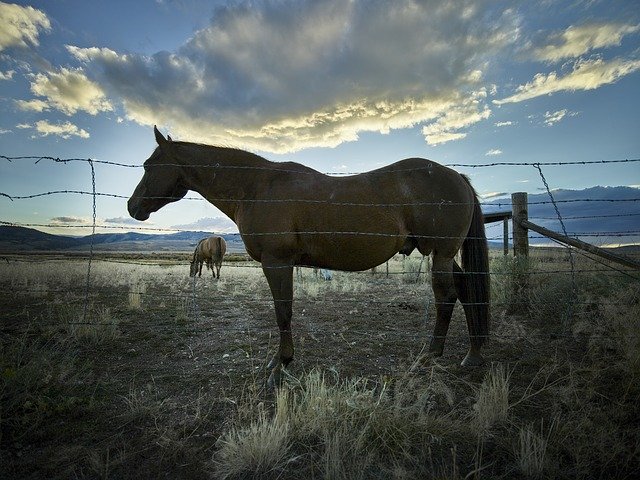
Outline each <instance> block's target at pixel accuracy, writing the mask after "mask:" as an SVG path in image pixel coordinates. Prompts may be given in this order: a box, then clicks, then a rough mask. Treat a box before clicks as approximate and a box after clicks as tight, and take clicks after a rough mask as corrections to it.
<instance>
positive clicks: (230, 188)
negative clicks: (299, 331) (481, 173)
mask: <svg viewBox="0 0 640 480" xmlns="http://www.w3.org/2000/svg"><path fill="white" fill-rule="evenodd" d="M154 134H155V139H156V142H157V144H158V145H157V147H156V148H155V150H154V152H153V153H152V154H151V156H150V157H149V158H148V159H147V160H146V161H145V162H144V174H143V176H142V179H141V180H140V183H139V184H138V186H137V187H136V189H135V190H134V192H133V194H132V195H131V197H130V199H129V201H128V204H127V207H128V210H129V214H130V215H131V216H132V217H133V218H135V219H137V220H141V221H144V220H147V219H148V218H149V216H150V215H151V213H153V212H156V211H158V210H159V209H160V208H162V207H163V206H165V205H167V204H169V203H171V202H176V201H178V200H180V199H181V198H183V197H184V196H185V195H186V194H187V192H188V191H189V190H192V191H195V192H198V193H199V194H200V195H202V196H203V197H204V198H205V199H206V200H207V201H209V202H210V203H211V204H213V205H215V206H216V207H217V208H218V209H219V210H221V211H222V212H223V213H224V214H225V215H227V216H228V217H229V218H230V219H231V220H232V221H233V222H235V224H236V225H237V227H238V230H239V232H240V236H241V238H242V240H243V241H244V244H245V247H246V250H247V253H248V254H249V255H250V256H251V257H252V258H253V259H255V260H256V261H258V262H260V263H261V265H262V271H263V273H264V275H265V277H266V279H267V283H268V284H269V288H270V290H271V293H272V296H273V302H274V308H275V315H276V322H277V325H278V327H279V331H280V342H279V347H278V351H277V352H276V354H275V355H274V357H273V358H272V360H271V361H270V362H269V364H268V366H267V368H268V369H270V370H271V374H270V376H269V380H268V384H269V385H270V386H275V385H278V384H279V382H280V377H281V371H282V368H284V367H286V366H287V365H288V364H289V363H290V362H291V361H292V360H293V355H294V346H293V336H292V331H291V320H292V304H293V269H294V267H295V266H300V265H302V266H310V267H318V268H325V269H331V270H342V271H362V270H368V269H370V268H372V267H374V266H376V265H380V264H381V263H384V262H385V261H387V260H388V259H389V258H391V257H392V256H393V255H395V254H396V253H402V254H405V255H408V254H410V253H411V252H412V251H413V250H414V249H417V250H418V251H419V252H420V253H421V254H422V255H431V256H432V289H433V294H434V297H435V306H436V321H435V326H434V330H433V335H432V337H431V341H430V344H429V351H430V352H431V353H432V354H433V355H434V356H440V355H442V353H443V351H444V344H445V338H446V334H447V331H448V328H449V323H450V321H451V316H452V313H453V308H454V305H455V303H456V301H457V300H460V302H461V303H462V306H463V308H464V313H465V317H466V322H467V328H468V331H469V337H470V348H469V350H468V352H467V354H466V356H465V357H464V359H463V360H462V365H463V366H476V365H482V364H483V363H484V358H483V356H482V353H481V347H482V346H483V344H484V343H485V341H486V340H487V338H488V335H489V286H490V285H489V274H488V273H489V260H488V247H487V239H486V235H485V227H484V219H483V215H482V210H481V209H480V203H479V201H478V196H477V194H476V192H475V190H474V189H473V187H472V186H471V183H470V181H469V179H468V178H466V177H465V176H464V175H461V174H460V173H458V172H456V171H455V170H452V169H450V168H448V167H445V166H442V165H439V164H437V163H436V162H433V161H431V160H427V159H423V158H408V159H405V160H400V161H398V162H395V163H393V164H390V165H387V166H385V167H382V168H379V169H376V170H372V171H370V172H367V173H361V174H358V175H349V176H343V177H335V176H328V175H324V174H322V173H320V172H317V171H316V170H313V169H312V168H309V167H306V166H304V165H301V164H298V163H295V162H271V161H269V160H266V159H264V158H262V157H260V156H258V155H255V154H253V153H250V152H246V151H243V150H239V149H234V148H227V147H219V146H211V145H203V144H197V143H190V142H181V141H173V140H172V139H171V137H168V138H165V137H164V136H163V135H162V134H161V133H160V132H159V131H158V129H157V128H156V127H154ZM458 251H461V264H462V266H460V265H458V263H457V262H456V261H455V259H454V257H455V256H456V254H457V253H458Z"/></svg>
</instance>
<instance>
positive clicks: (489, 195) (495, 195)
mask: <svg viewBox="0 0 640 480" xmlns="http://www.w3.org/2000/svg"><path fill="white" fill-rule="evenodd" d="M509 195H510V193H508V192H488V193H483V194H481V195H480V197H481V198H482V199H483V200H489V199H492V198H498V197H505V196H509Z"/></svg>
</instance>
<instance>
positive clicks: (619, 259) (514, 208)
mask: <svg viewBox="0 0 640 480" xmlns="http://www.w3.org/2000/svg"><path fill="white" fill-rule="evenodd" d="M509 219H511V220H512V225H513V253H514V255H515V256H516V257H525V258H526V257H528V256H529V230H533V231H534V232H536V233H539V234H541V235H544V236H545V237H548V238H551V239H553V240H556V241H558V242H560V243H563V244H565V245H570V246H572V247H575V248H579V249H581V250H585V251H587V252H589V253H592V254H594V255H597V256H599V257H602V258H604V259H606V260H609V261H611V262H615V263H618V264H620V265H624V266H625V267H629V268H633V269H636V270H640V262H638V261H637V260H633V259H631V258H628V257H625V256H622V255H619V254H617V253H614V252H612V251H610V250H606V249H604V248H600V247H596V246H595V245H591V244H590V243H587V242H583V241H582V240H578V239H577V238H572V237H568V236H566V235H562V234H560V233H557V232H554V231H552V230H549V229H548V228H544V227H541V226H540V225H536V224H535V223H533V222H530V221H529V213H528V202H527V194H526V192H517V193H513V194H511V211H510V212H509V211H505V212H495V213H488V214H486V215H485V216H484V223H494V222H499V221H502V222H503V223H504V254H505V255H507V254H508V252H509V225H508V222H509Z"/></svg>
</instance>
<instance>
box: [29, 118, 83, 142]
mask: <svg viewBox="0 0 640 480" xmlns="http://www.w3.org/2000/svg"><path fill="white" fill-rule="evenodd" d="M16 127H17V128H22V129H26V128H32V129H34V130H35V131H36V132H38V133H39V134H40V135H41V136H43V137H47V136H49V135H57V136H59V137H62V138H64V139H69V138H71V137H72V136H75V137H80V138H89V133H88V132H87V131H86V130H84V129H82V128H79V127H78V126H77V125H74V124H73V123H71V122H64V123H55V124H54V123H49V122H48V121H47V120H38V121H37V122H36V123H35V125H29V124H20V125H17V126H16Z"/></svg>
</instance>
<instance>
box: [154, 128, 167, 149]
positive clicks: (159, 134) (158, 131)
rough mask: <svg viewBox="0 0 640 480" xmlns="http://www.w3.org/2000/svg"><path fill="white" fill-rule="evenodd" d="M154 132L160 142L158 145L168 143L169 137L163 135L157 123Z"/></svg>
mask: <svg viewBox="0 0 640 480" xmlns="http://www.w3.org/2000/svg"><path fill="white" fill-rule="evenodd" d="M153 133H154V134H155V136H156V142H158V145H160V146H161V147H162V146H164V145H166V144H167V139H166V138H164V137H163V136H162V134H161V133H160V130H158V127H156V126H155V125H154V126H153Z"/></svg>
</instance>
